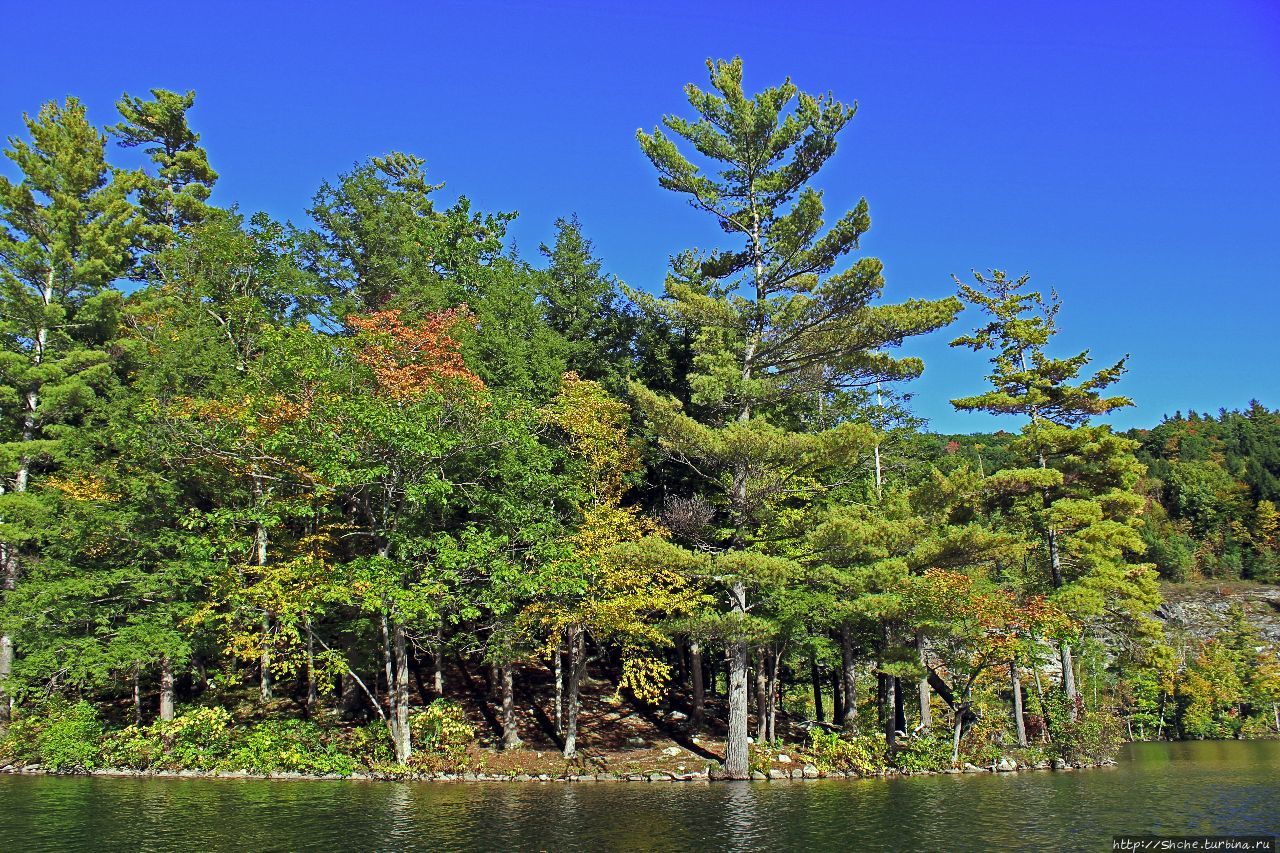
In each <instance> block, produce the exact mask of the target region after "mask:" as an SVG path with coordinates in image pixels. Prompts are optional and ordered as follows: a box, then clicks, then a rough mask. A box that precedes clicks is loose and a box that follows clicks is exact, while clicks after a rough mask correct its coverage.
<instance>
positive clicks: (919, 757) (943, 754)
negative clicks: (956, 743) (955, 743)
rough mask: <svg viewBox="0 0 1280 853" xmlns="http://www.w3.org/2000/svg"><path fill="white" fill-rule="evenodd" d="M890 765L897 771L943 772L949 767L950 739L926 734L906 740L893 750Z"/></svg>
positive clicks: (931, 733) (934, 734)
mask: <svg viewBox="0 0 1280 853" xmlns="http://www.w3.org/2000/svg"><path fill="white" fill-rule="evenodd" d="M890 763H891V764H892V765H893V766H894V767H897V768H898V769H899V770H906V771H909V772H917V771H922V770H943V769H945V768H947V767H950V766H951V738H949V737H947V736H946V735H945V734H937V733H934V732H926V733H924V734H920V735H916V736H914V737H910V738H907V739H906V740H905V741H902V742H900V743H899V745H898V748H897V749H896V750H894V753H893V756H892V757H891V758H890Z"/></svg>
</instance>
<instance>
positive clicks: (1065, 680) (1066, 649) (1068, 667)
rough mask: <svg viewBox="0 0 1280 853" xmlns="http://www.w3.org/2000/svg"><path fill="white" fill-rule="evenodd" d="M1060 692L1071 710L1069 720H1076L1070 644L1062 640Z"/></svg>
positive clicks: (1074, 683) (1074, 682)
mask: <svg viewBox="0 0 1280 853" xmlns="http://www.w3.org/2000/svg"><path fill="white" fill-rule="evenodd" d="M1062 692H1063V693H1065V694H1066V696H1067V707H1068V708H1069V709H1070V712H1071V721H1072V722H1076V720H1077V719H1078V717H1079V715H1078V714H1077V713H1076V671H1075V666H1074V665H1073V663H1072V661H1071V646H1070V645H1069V644H1068V643H1067V641H1066V640H1063V641H1062Z"/></svg>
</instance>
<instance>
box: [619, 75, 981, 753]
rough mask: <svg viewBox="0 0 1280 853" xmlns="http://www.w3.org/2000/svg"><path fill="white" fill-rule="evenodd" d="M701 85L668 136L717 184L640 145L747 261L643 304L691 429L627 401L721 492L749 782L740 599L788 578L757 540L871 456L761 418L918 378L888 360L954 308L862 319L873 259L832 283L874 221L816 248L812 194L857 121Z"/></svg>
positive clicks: (644, 399) (778, 91) (866, 314)
mask: <svg viewBox="0 0 1280 853" xmlns="http://www.w3.org/2000/svg"><path fill="white" fill-rule="evenodd" d="M708 69H709V71H710V76H711V84H712V88H713V89H714V91H713V92H704V91H702V90H700V89H698V88H697V87H696V86H694V85H692V84H690V85H689V86H688V87H686V94H687V96H688V98H689V102H690V104H691V106H692V107H693V108H694V110H695V111H696V112H697V114H698V118H697V119H696V120H694V121H689V120H686V119H683V118H680V117H677V116H668V117H666V118H665V119H664V120H663V124H664V125H665V127H666V128H667V130H668V131H670V132H671V133H673V134H675V135H676V136H678V137H681V138H683V139H684V140H686V141H687V142H688V143H689V144H691V145H692V146H693V147H694V148H695V149H696V150H697V151H698V152H699V153H700V154H701V155H702V156H703V157H704V158H706V160H707V161H709V162H710V163H712V164H714V165H715V167H716V168H718V170H719V171H718V172H717V173H715V174H714V175H709V174H708V173H707V172H705V171H704V170H703V169H702V168H700V167H699V166H697V165H695V164H694V162H692V161H690V160H689V159H687V158H686V157H685V156H684V155H683V154H682V153H681V152H680V150H679V148H678V147H677V145H676V143H675V141H674V140H673V139H672V138H671V137H669V136H668V135H667V134H666V133H664V132H663V131H662V130H660V129H655V130H654V132H653V133H652V134H647V133H644V132H643V131H641V132H639V133H638V139H639V141H640V145H641V148H642V150H643V151H644V153H645V155H646V156H647V157H648V158H649V160H650V161H651V162H652V163H653V165H654V167H655V168H656V169H657V171H658V173H659V183H660V185H661V186H663V187H665V188H667V189H670V190H673V191H675V192H678V193H681V194H682V195H685V196H687V197H688V198H689V201H690V203H691V204H692V205H693V206H694V207H695V208H697V209H700V210H703V211H705V212H707V213H709V214H711V215H712V216H713V217H714V218H715V219H716V220H717V222H718V223H719V224H720V225H721V227H722V228H723V229H724V230H725V231H726V232H728V233H730V234H735V235H737V236H739V237H740V238H742V239H743V241H744V243H745V245H744V246H743V247H742V248H740V249H736V250H732V251H726V252H721V253H715V254H712V255H709V256H707V257H705V258H704V259H703V260H702V264H701V274H702V281H703V285H702V286H697V285H689V284H684V283H681V282H677V281H675V280H669V281H668V287H667V292H666V294H665V296H664V298H662V299H655V298H652V297H643V296H641V297H639V299H640V302H641V305H642V306H643V307H645V308H646V309H647V310H649V311H651V312H654V313H657V314H660V315H662V316H664V317H666V318H668V319H669V320H670V321H671V322H673V324H676V325H679V326H682V327H684V328H687V329H689V330H690V332H691V334H692V335H693V338H694V343H693V351H694V373H693V375H692V377H691V380H690V384H691V387H692V390H693V394H692V403H693V404H694V406H695V407H696V408H695V409H693V410H694V411H696V412H697V413H698V416H697V417H696V418H695V417H692V416H690V415H689V414H686V413H684V412H683V411H682V410H681V406H680V405H679V404H678V403H677V402H676V401H674V400H671V399H670V398H666V397H662V396H659V395H657V394H655V393H653V392H652V391H649V390H648V389H645V388H644V387H642V386H638V385H636V386H633V393H634V394H635V397H636V400H637V403H638V405H639V406H640V408H641V409H642V410H643V411H644V413H645V414H646V415H647V417H648V418H649V419H650V421H651V422H652V424H653V427H654V429H655V431H656V432H657V434H658V436H659V438H660V440H661V441H662V442H663V444H664V445H665V446H666V447H667V448H668V450H669V452H671V453H673V454H675V455H676V456H677V457H678V458H680V459H683V460H685V461H687V462H688V463H689V464H690V465H692V466H694V467H695V468H696V469H698V470H699V471H701V472H703V473H704V474H705V475H706V476H707V478H708V479H709V480H710V483H709V485H710V486H711V487H712V488H714V489H716V490H718V491H719V492H720V499H721V501H722V507H723V510H724V518H723V526H722V528H721V533H720V535H719V536H718V541H717V543H716V546H717V548H719V549H722V550H721V553H720V554H719V555H718V557H717V559H716V568H715V572H716V576H717V577H718V578H720V579H721V581H722V582H723V583H724V585H725V587H726V589H727V594H728V607H729V611H730V612H729V614H728V616H727V619H726V620H725V627H724V631H723V636H724V637H725V638H726V644H727V647H728V650H729V675H730V679H729V680H730V685H729V741H728V753H727V756H726V761H725V772H726V774H727V775H729V776H731V777H733V778H745V777H746V775H747V774H748V766H747V657H748V650H749V645H750V640H751V636H752V634H753V633H754V632H755V628H754V627H753V626H752V624H751V620H750V618H749V617H748V613H749V612H750V610H751V604H750V601H749V595H750V592H749V588H750V586H752V585H753V584H758V583H760V582H761V581H763V580H764V579H765V578H766V577H770V578H776V577H777V576H778V575H780V574H781V575H785V574H787V573H789V572H791V571H792V570H793V568H794V564H793V563H792V562H791V561H790V560H786V559H784V558H782V557H780V556H778V555H776V554H771V553H769V551H770V548H769V546H768V544H767V540H766V538H765V537H762V536H761V534H762V532H763V531H764V528H765V527H766V526H767V524H768V522H769V516H770V514H771V513H773V512H775V511H776V510H778V509H780V508H781V507H782V506H783V505H784V504H785V503H786V502H787V501H794V500H798V499H801V498H802V497H803V496H804V495H805V494H806V493H807V492H809V491H810V490H811V489H812V487H813V485H814V479H813V478H814V477H815V475H816V474H817V473H819V472H820V471H821V470H822V469H824V468H826V467H831V466H834V465H839V464H841V463H843V462H845V461H846V460H847V459H848V458H849V457H850V456H851V455H852V454H856V453H857V452H858V451H860V450H864V449H869V448H870V447H871V445H872V444H873V443H874V441H873V439H872V436H871V431H870V430H869V429H866V428H859V427H856V426H854V425H852V424H843V425H840V426H837V427H835V428H833V429H830V430H826V431H823V432H821V433H817V434H814V435H804V434H801V433H795V432H789V431H788V430H786V429H784V428H782V427H779V426H776V425H775V424H774V423H773V422H772V419H771V416H775V417H776V415H777V414H778V413H780V412H783V411H785V409H786V406H787V404H788V403H790V402H792V401H794V400H797V399H806V400H811V399H814V398H815V396H818V395H822V394H829V393H831V392H833V391H836V390H838V389H841V388H847V387H856V386H859V385H866V384H870V383H874V382H876V381H896V380H902V379H909V378H912V377H914V376H916V375H918V374H919V373H920V371H921V370H922V364H921V363H920V361H919V360H918V359H913V358H894V357H893V356H891V355H889V354H887V353H885V352H884V351H883V350H884V349H885V348H887V347H890V346H893V345H895V344H898V343H901V342H902V341H903V340H904V339H905V338H907V337H909V336H911V335H916V334H921V333H923V332H927V331H930V330H932V329H936V328H938V327H940V326H943V325H945V324H946V323H948V322H949V321H950V320H951V319H952V318H953V317H954V315H955V314H956V312H957V311H958V309H959V304H958V302H957V301H956V300H954V299H946V300H941V301H938V302H926V301H912V302H908V303H905V304H901V305H873V304H872V303H873V301H874V300H875V299H876V298H877V297H878V296H879V295H880V292H881V290H882V288H883V284H884V282H883V278H882V276H881V264H880V262H879V261H877V260H874V259H870V258H864V259H862V260H859V261H858V262H857V263H855V264H854V265H853V266H852V267H850V268H849V269H847V270H845V271H842V272H838V273H834V274H832V271H833V269H834V268H835V267H836V265H837V264H838V263H839V262H840V261H841V259H842V258H843V257H844V256H845V255H847V254H848V253H849V252H851V251H853V250H854V249H855V248H857V245H858V240H859V238H860V237H861V235H862V234H863V233H864V232H865V231H866V230H867V228H868V227H869V226H870V216H869V214H868V212H867V205H866V202H865V200H863V201H860V202H858V204H857V205H856V206H855V207H854V208H853V210H851V211H849V212H848V213H846V214H844V215H843V216H841V217H840V218H839V219H838V220H837V221H836V222H835V223H834V224H833V225H832V226H831V227H830V228H829V229H828V230H827V231H826V232H825V233H821V232H822V231H823V227H824V222H823V211H824V205H823V201H822V195H821V193H819V192H818V191H817V190H816V189H814V188H813V187H812V186H810V185H809V181H810V179H811V178H812V177H813V176H814V175H815V174H816V173H817V172H818V170H819V169H820V168H821V167H822V165H823V164H824V163H825V162H826V161H827V159H828V158H829V157H830V156H831V155H832V154H833V153H835V149H836V136H837V134H838V133H839V132H840V131H841V129H843V128H844V126H845V125H846V124H847V123H848V121H849V120H850V119H851V118H852V117H853V113H854V109H853V108H852V107H847V106H845V105H844V104H842V103H840V102H838V101H836V100H835V99H834V98H832V97H831V96H823V97H814V96H811V95H808V94H804V93H801V92H799V91H798V90H797V88H796V87H795V86H794V84H792V83H791V82H790V81H789V80H788V81H786V82H784V83H783V84H782V85H781V86H778V87H774V88H769V89H766V90H764V91H763V92H761V93H759V94H757V95H755V96H754V97H748V96H747V95H746V94H745V93H744V91H743V88H742V62H741V60H739V59H734V60H732V61H727V62H712V61H709V62H708ZM793 101H794V102H795V104H794V108H792V106H791V105H792V102H793Z"/></svg>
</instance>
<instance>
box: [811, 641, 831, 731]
mask: <svg viewBox="0 0 1280 853" xmlns="http://www.w3.org/2000/svg"><path fill="white" fill-rule="evenodd" d="M809 680H810V681H811V682H812V683H813V718H814V719H815V720H817V721H818V722H820V723H823V722H826V719H827V715H826V714H825V713H824V711H823V708H822V673H821V672H820V671H819V670H818V658H817V657H816V656H815V657H812V658H810V659H809Z"/></svg>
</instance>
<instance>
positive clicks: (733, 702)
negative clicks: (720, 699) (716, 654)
mask: <svg viewBox="0 0 1280 853" xmlns="http://www.w3.org/2000/svg"><path fill="white" fill-rule="evenodd" d="M733 611H734V613H735V614H736V615H737V616H739V618H745V617H746V615H747V585H746V583H745V582H744V581H742V580H741V579H738V580H735V581H734V582H733ZM738 630H739V631H741V628H740V627H739V629H738ZM728 663H729V736H728V740H727V742H726V744H725V759H724V772H725V775H727V776H728V777H729V778H730V779H747V778H749V777H750V775H751V768H750V763H749V755H748V750H747V641H746V639H745V638H743V637H741V636H735V637H733V638H731V639H730V640H729V661H728Z"/></svg>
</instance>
